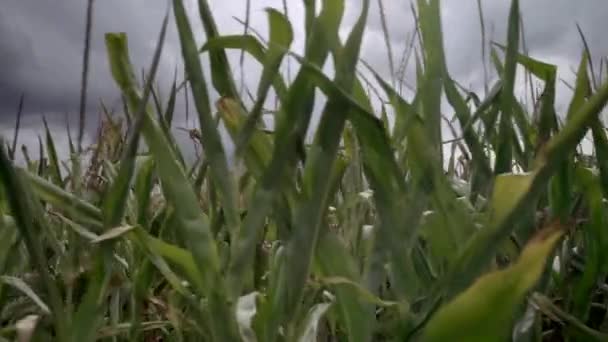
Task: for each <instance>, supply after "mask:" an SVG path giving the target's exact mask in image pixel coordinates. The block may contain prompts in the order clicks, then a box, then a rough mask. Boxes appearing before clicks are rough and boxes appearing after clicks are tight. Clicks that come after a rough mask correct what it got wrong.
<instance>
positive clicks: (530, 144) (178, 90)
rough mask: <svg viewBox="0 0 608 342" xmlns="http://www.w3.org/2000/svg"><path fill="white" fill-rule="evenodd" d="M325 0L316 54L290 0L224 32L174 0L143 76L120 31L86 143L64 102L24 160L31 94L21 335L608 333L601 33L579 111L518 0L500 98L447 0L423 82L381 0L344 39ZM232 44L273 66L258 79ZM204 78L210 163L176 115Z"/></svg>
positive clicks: (12, 182) (202, 137)
mask: <svg viewBox="0 0 608 342" xmlns="http://www.w3.org/2000/svg"><path fill="white" fill-rule="evenodd" d="M304 4H305V6H304V8H305V19H306V20H305V30H304V32H305V37H304V38H305V42H306V44H305V49H304V52H303V53H302V54H298V53H295V52H293V51H292V50H291V44H292V42H293V40H294V33H293V32H294V30H293V27H292V23H291V22H290V21H289V19H288V17H287V16H286V15H285V13H284V11H283V12H282V11H280V10H278V9H273V8H270V9H267V12H266V14H267V19H268V34H267V36H266V38H264V37H263V36H261V35H258V34H257V33H256V32H255V31H253V30H249V29H248V28H247V29H245V31H244V33H243V34H238V35H222V34H221V33H220V30H219V28H218V27H217V25H216V23H215V20H214V17H213V15H212V11H211V9H210V6H209V4H208V2H207V1H206V0H199V1H198V5H199V6H198V7H199V11H200V20H201V22H202V24H203V25H202V27H203V29H204V31H205V32H204V33H205V36H206V41H205V42H204V44H203V45H202V46H197V44H196V43H195V39H194V33H193V32H192V25H191V22H190V20H189V18H188V16H187V13H186V10H185V7H184V3H183V1H182V0H172V1H171V6H170V8H171V12H167V15H166V16H165V18H164V21H163V22H162V24H161V28H160V34H159V38H158V43H157V48H156V50H155V54H154V58H153V62H152V64H151V66H150V67H149V68H148V70H147V73H146V75H145V77H143V82H140V81H139V80H138V78H137V76H136V72H135V70H134V67H133V65H132V63H131V60H130V55H129V47H128V37H127V36H126V35H125V34H123V33H107V34H106V35H105V43H106V50H107V57H108V61H109V65H110V70H109V72H110V73H111V75H112V77H113V80H114V82H115V84H116V86H117V88H118V89H119V90H120V92H121V94H122V98H123V102H124V106H123V110H122V113H113V112H111V111H109V110H108V109H107V108H105V106H103V108H102V111H103V113H104V120H103V124H102V126H101V129H100V131H99V135H98V137H97V140H96V142H95V144H94V145H92V146H90V147H89V148H88V149H86V148H85V149H82V148H81V146H80V144H81V142H82V131H80V132H79V137H78V140H77V144H76V145H75V144H74V143H73V142H72V137H71V133H70V131H69V129H68V133H67V134H68V137H69V142H70V158H69V160H67V161H65V162H64V161H62V160H60V158H59V156H58V153H57V151H56V148H55V144H54V139H53V136H52V133H51V131H50V130H49V128H48V125H46V122H45V131H44V134H43V136H44V138H42V137H41V138H40V151H39V153H38V155H39V156H38V158H34V159H32V157H31V156H30V154H29V152H28V151H27V149H25V148H23V149H22V152H23V155H24V159H25V165H18V164H17V163H16V162H15V161H14V160H15V155H16V153H17V152H16V149H17V137H18V131H19V127H20V126H19V122H20V116H21V110H19V112H18V114H17V124H16V130H15V135H14V137H13V140H12V142H9V141H6V140H4V138H3V143H2V144H1V145H2V146H1V149H0V184H1V189H2V190H1V191H0V194H1V197H0V210H1V211H0V245H1V247H0V274H1V275H0V322H1V327H0V340H13V339H15V340H19V341H39V340H40V341H47V340H53V341H97V340H101V341H105V340H107V341H122V340H129V341H156V340H169V341H200V340H204V341H451V340H454V341H505V340H515V341H544V340H568V341H582V340H584V341H587V340H597V341H605V340H608V316H607V310H606V304H605V302H606V289H607V288H608V285H607V284H606V276H607V272H608V269H607V266H606V265H608V254H607V252H606V251H607V250H608V249H607V247H608V230H606V222H608V221H607V219H608V217H607V216H606V208H605V206H606V201H605V198H606V197H607V195H608V138H607V137H606V131H605V129H604V124H603V122H602V120H601V117H600V113H601V112H602V110H603V109H604V107H605V105H606V101H608V83H605V82H598V81H597V80H596V76H597V75H596V74H595V73H594V72H593V68H592V61H591V58H590V53H589V51H588V48H586V49H585V51H584V52H583V54H582V58H581V61H580V65H579V68H578V73H577V77H576V83H575V85H573V86H572V88H573V96H572V99H571V102H570V106H569V108H568V110H567V112H566V113H564V115H559V114H558V113H557V112H556V110H555V102H556V94H555V90H556V82H557V67H556V66H554V65H551V64H548V63H544V62H542V61H538V60H536V59H533V58H531V57H529V56H528V55H526V54H525V53H524V52H522V51H520V49H519V47H520V40H521V39H522V38H521V37H522V32H521V25H520V9H519V1H518V0H512V1H511V10H510V13H509V16H508V18H506V20H508V34H507V37H505V38H506V40H505V43H493V44H492V45H491V49H490V56H491V62H492V64H493V67H494V69H495V70H494V73H495V74H496V76H497V79H498V81H497V82H496V83H495V84H494V85H493V87H492V88H491V89H490V88H489V87H486V88H487V89H488V91H486V92H485V94H484V95H483V96H480V95H478V94H476V93H474V92H473V91H471V90H468V89H465V88H464V87H462V86H460V85H459V84H458V83H457V81H455V80H454V79H453V78H452V77H451V76H450V72H449V70H448V68H447V64H446V57H445V54H444V49H443V36H442V27H441V20H440V18H441V12H440V11H441V6H440V1H439V0H417V1H416V3H415V6H413V7H412V8H413V11H414V13H415V15H416V22H417V34H416V36H417V37H418V42H417V45H415V44H414V43H412V45H411V46H410V47H411V51H414V50H416V51H414V52H413V56H415V61H416V80H415V86H414V87H413V90H414V94H413V96H411V97H408V96H405V95H403V92H402V91H401V89H402V86H403V84H397V83H399V82H404V81H403V79H402V78H400V77H398V75H395V72H394V71H395V66H393V56H392V51H393V49H392V47H391V44H390V38H389V37H388V32H387V31H386V29H385V37H386V39H387V49H388V50H389V51H390V52H389V61H390V64H391V67H390V70H391V71H392V75H391V79H390V80H388V81H387V80H386V79H384V78H383V77H382V76H381V75H380V74H378V73H377V72H375V71H374V69H373V67H372V66H370V65H368V64H367V63H364V62H363V61H361V56H360V52H361V46H362V39H363V36H364V33H365V30H366V26H367V21H368V18H369V15H370V13H369V8H370V1H369V0H364V1H362V5H361V12H360V14H359V16H358V18H357V20H356V22H355V24H354V25H353V26H352V27H351V29H350V31H349V32H348V34H347V37H346V39H344V40H342V39H340V36H339V34H338V33H339V29H340V28H341V26H342V17H343V15H344V11H345V6H348V5H349V4H348V3H347V2H346V1H344V0H324V1H321V2H320V3H317V2H316V1H304ZM318 5H320V6H321V7H320V8H317V6H318ZM91 6H92V5H90V7H89V10H88V11H89V15H88V18H89V21H90V20H91V18H90V17H91V11H92V7H91ZM479 6H480V17H481V18H482V21H481V27H482V30H483V27H484V24H483V15H482V12H481V4H480V3H479ZM286 7H287V6H286V4H285V8H284V9H285V10H286ZM381 8H382V7H381ZM317 13H318V14H317ZM381 13H383V12H382V11H381ZM171 14H172V15H173V16H174V19H175V24H176V26H177V32H178V34H179V40H180V47H181V54H182V58H183V65H184V67H185V77H184V80H183V81H182V82H181V83H180V82H178V80H177V77H176V79H175V80H174V82H173V84H172V86H171V88H170V91H169V97H168V99H167V101H166V102H163V101H162V99H161V98H160V96H158V89H155V87H154V84H155V83H154V82H155V77H156V72H157V69H158V65H159V60H160V56H161V53H162V50H163V44H164V40H165V34H166V30H167V26H168V18H169V15H171ZM382 19H383V21H382V23H383V26H384V27H386V22H385V19H386V18H384V17H383V18H382ZM246 26H248V24H247V25H246ZM412 41H413V39H412ZM87 46H88V41H87ZM227 50H236V51H237V52H238V53H241V54H243V56H247V57H248V58H249V62H250V63H258V64H259V66H260V67H261V68H262V73H261V76H260V79H259V82H258V83H257V89H256V92H255V94H253V95H252V100H251V101H248V99H247V98H245V97H244V94H243V91H240V90H242V89H243V87H242V86H241V87H239V86H237V82H236V81H235V78H234V74H235V67H234V66H233V65H231V63H230V62H229V59H228V55H227V54H228V52H227ZM411 51H410V52H411ZM483 51H484V52H483V55H484V58H485V54H486V52H485V49H484V50H483ZM408 54H409V53H406V54H405V55H408ZM86 56H87V53H85V68H84V70H83V91H82V94H83V95H82V97H83V99H84V100H83V101H85V100H86V79H87V78H86V72H87V67H86V65H87V62H86V60H87V57H86ZM201 58H208V60H209V62H210V65H211V69H210V72H211V74H210V75H209V79H210V80H211V82H207V81H206V80H207V79H208V78H207V75H205V71H204V69H203V68H202V66H201ZM330 60H331V62H333V65H334V68H335V73H334V74H333V75H332V76H328V75H327V74H326V73H325V72H324V71H323V66H324V65H325V64H326V63H327V62H328V61H330ZM407 60H409V57H405V56H404V61H407ZM242 61H243V59H241V65H242V64H243V62H242ZM404 63H405V64H407V62H404ZM484 63H485V60H484ZM284 64H289V65H290V70H295V73H294V75H293V77H289V78H286V77H285V76H286V75H285V74H284V73H283V72H282V71H281V67H282V65H284ZM294 67H295V69H294ZM404 67H405V66H403V67H399V69H400V70H401V69H402V68H404ZM484 68H486V67H485V65H484ZM518 70H523V71H524V73H525V75H526V79H527V80H532V79H533V78H534V80H536V81H537V82H538V83H539V84H542V86H543V91H542V95H541V96H539V97H538V98H535V99H534V101H535V102H534V103H533V105H532V106H529V105H527V104H526V103H525V102H524V101H523V100H521V99H518V97H517V95H516V93H515V91H514V89H515V88H516V87H515V86H516V84H517V82H518V80H517V78H516V75H517V71H518ZM488 72H489V71H488ZM366 75H367V76H366ZM484 78H486V79H487V77H485V76H484ZM370 87H371V88H373V91H370ZM239 89H240V90H239ZM318 91H320V92H322V94H323V96H324V99H320V98H319V97H318V93H317V92H318ZM213 92H217V93H218V94H219V95H220V97H219V99H217V100H215V99H213V98H212V96H211V94H212V93H213ZM183 93H186V95H185V96H187V98H188V97H189V98H192V100H193V105H194V109H195V111H196V113H197V117H198V123H199V125H200V126H199V127H198V128H196V129H192V130H191V131H190V135H191V137H192V138H193V139H194V140H195V142H196V144H198V145H200V147H202V150H203V153H202V154H201V155H200V157H199V158H198V159H197V160H196V161H195V162H194V163H188V162H186V160H188V158H187V156H185V155H184V153H183V152H182V149H181V146H180V145H179V144H177V143H176V139H175V137H174V136H173V134H172V132H173V130H172V129H173V128H174V118H175V117H176V114H179V113H176V105H175V104H176V100H177V99H178V98H179V96H183ZM272 94H274V95H275V96H276V107H275V108H273V109H272V110H270V111H267V109H266V106H267V104H268V102H270V101H269V99H270V98H271V96H273V95H272ZM444 96H445V98H446V99H447V102H448V103H449V110H450V111H451V112H450V113H445V114H444V113H442V106H441V101H442V98H443V97H444ZM318 101H323V103H324V105H323V108H322V109H321V113H320V121H319V125H318V127H316V129H315V130H314V138H313V139H312V140H307V139H306V134H307V132H308V131H309V128H310V126H311V121H312V116H313V114H314V113H313V112H314V107H315V103H317V102H318ZM378 103H379V104H380V105H378ZM22 106H23V97H22V98H21V99H20V106H19V107H20V108H21V107H22ZM378 107H380V108H378ZM268 112H270V113H272V114H271V115H273V116H274V117H273V119H274V123H275V124H274V127H273V128H272V129H271V130H270V132H269V131H268V129H266V128H265V127H263V125H262V117H263V115H264V114H265V113H268ZM389 117H392V118H394V120H393V121H394V123H392V124H391V123H389V121H391V120H389ZM445 118H447V120H446V119H445ZM446 121H447V122H448V124H449V125H450V127H452V128H453V132H454V133H455V135H456V136H455V139H453V140H451V141H448V142H446V141H445V139H444V137H443V136H442V125H444V124H445V122H446ZM220 122H221V123H222V124H223V125H224V126H225V127H226V132H227V133H228V135H229V137H228V138H230V139H231V140H232V141H233V142H234V144H235V146H236V147H235V152H234V156H232V158H229V157H230V156H229V155H228V152H227V151H226V149H225V146H224V144H223V142H222V139H223V137H222V134H221V133H220V129H219V128H218V124H219V123H220ZM123 123H126V125H124V126H123ZM454 126H457V128H455V127H454ZM81 127H83V126H81ZM585 137H587V139H589V141H591V144H592V146H593V153H592V154H589V153H585V152H584V151H583V150H581V148H580V147H581V145H582V144H583V143H584V139H585ZM446 146H451V148H446Z"/></svg>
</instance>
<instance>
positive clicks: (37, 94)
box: [0, 0, 608, 150]
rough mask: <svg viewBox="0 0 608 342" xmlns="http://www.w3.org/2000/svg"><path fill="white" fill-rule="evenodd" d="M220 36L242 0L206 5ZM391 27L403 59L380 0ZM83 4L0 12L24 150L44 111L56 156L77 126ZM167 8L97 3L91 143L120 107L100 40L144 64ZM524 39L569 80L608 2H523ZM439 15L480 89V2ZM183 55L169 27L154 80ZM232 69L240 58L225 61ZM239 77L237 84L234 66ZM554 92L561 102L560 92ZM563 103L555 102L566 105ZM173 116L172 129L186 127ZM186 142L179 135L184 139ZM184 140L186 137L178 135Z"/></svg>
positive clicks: (384, 69)
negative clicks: (118, 36)
mask: <svg viewBox="0 0 608 342" xmlns="http://www.w3.org/2000/svg"><path fill="white" fill-rule="evenodd" d="M184 1H185V2H186V3H187V6H188V7H189V10H190V18H191V22H192V23H193V25H194V29H195V31H196V32H197V37H198V40H199V42H203V41H204V35H202V29H201V26H200V23H199V20H198V16H197V15H198V9H197V5H196V1H194V0H184ZM286 1H287V4H288V7H289V17H290V19H291V22H292V24H293V26H294V32H295V35H296V41H295V43H294V46H293V48H294V49H295V50H296V51H298V52H300V51H301V50H302V45H303V44H302V39H301V38H302V30H303V29H302V27H303V18H302V11H303V10H302V4H301V3H302V0H286ZM209 2H210V5H211V7H212V9H213V13H214V15H215V18H216V21H217V22H218V26H219V28H220V32H221V33H222V34H234V33H240V32H242V29H243V28H242V26H241V24H239V23H238V22H237V21H236V20H235V19H234V18H233V17H239V18H244V15H245V3H246V1H245V0H209ZM345 2H346V6H347V12H346V15H345V19H344V22H343V26H342V28H343V32H344V33H346V32H348V29H349V28H350V27H351V25H352V23H353V22H354V20H355V19H356V17H357V16H358V14H359V10H360V3H361V0H347V1H345ZM251 3H252V12H251V25H252V27H254V28H255V29H257V30H258V31H260V32H261V33H263V34H266V16H265V12H264V8H265V7H269V6H270V7H275V8H279V9H282V3H283V0H251ZM383 3H384V7H385V11H386V15H387V21H388V27H389V31H390V35H391V38H392V44H393V48H394V55H395V56H394V59H395V61H399V59H400V55H401V52H402V51H403V49H404V47H405V44H406V41H407V39H408V37H409V36H410V35H411V34H412V32H413V19H412V15H411V10H410V1H402V0H383ZM372 4H373V5H372V12H371V15H370V20H369V23H368V28H367V31H366V37H365V40H364V45H363V51H362V57H363V58H364V59H365V60H366V61H368V62H370V63H371V64H372V65H373V66H374V67H375V68H376V69H377V70H378V71H380V73H381V74H382V75H385V76H386V77H388V76H389V68H388V63H387V61H388V60H387V53H386V49H385V45H384V41H383V38H382V31H381V22H380V16H379V11H378V8H377V0H372ZM482 4H483V9H484V15H485V20H486V27H487V31H488V32H487V35H488V38H490V39H493V40H495V41H498V42H504V41H505V37H506V22H507V16H508V10H509V1H506V0H505V1H496V0H484V1H482ZM85 5H86V0H54V1H42V0H2V6H0V37H1V39H0V134H2V135H3V136H5V137H11V136H12V126H13V124H14V119H15V112H16V108H17V104H18V99H19V94H21V93H22V92H23V93H25V96H26V102H25V108H24V119H23V126H24V130H23V132H22V133H23V135H22V136H21V138H20V141H19V142H20V144H21V143H25V144H28V145H31V143H32V142H33V141H34V140H33V139H34V138H35V136H36V134H37V132H38V131H39V128H40V124H41V116H42V115H43V114H44V115H45V116H46V117H47V118H48V119H49V122H50V123H51V125H52V129H53V131H54V132H57V133H56V134H55V135H56V139H57V140H58V141H57V145H59V146H58V148H59V149H62V150H63V149H65V146H66V141H67V139H66V137H65V134H62V132H63V127H64V124H65V117H66V115H68V117H69V118H70V119H69V120H70V124H71V126H72V127H73V128H76V127H77V124H78V123H77V119H76V117H77V115H76V113H77V110H78V99H79V87H80V71H81V65H82V46H83V39H84V28H85V10H86V8H85ZM166 6H167V1H165V0H97V1H96V2H95V14H94V22H93V25H94V27H93V37H92V39H93V41H92V52H91V74H90V88H89V111H88V118H89V120H88V121H89V124H88V125H87V133H88V138H89V139H90V137H91V136H92V134H94V132H95V128H96V126H97V123H98V120H97V110H98V108H99V102H100V100H102V99H103V100H104V102H106V104H107V105H108V106H116V105H117V104H118V103H117V101H116V100H117V92H116V87H115V85H114V83H113V82H112V81H111V78H110V73H109V70H108V64H107V62H106V54H105V47H104V40H103V35H104V33H105V32H109V31H123V32H126V33H127V34H128V36H129V44H130V49H131V56H132V59H133V61H134V62H135V63H136V64H137V65H138V67H140V68H141V67H144V66H147V65H148V64H149V63H150V59H151V55H152V53H153V49H154V45H155V43H156V39H157V36H158V31H159V29H160V24H161V19H162V16H163V15H164V12H165V9H166ZM521 7H522V12H523V19H524V25H525V32H526V42H527V45H528V48H529V50H530V54H531V55H532V56H533V57H537V58H540V59H542V60H544V61H547V62H550V63H554V64H557V65H558V67H559V71H560V76H561V77H563V78H564V79H571V77H572V71H571V70H572V68H575V67H576V65H577V64H578V61H579V58H580V55H581V49H582V45H581V41H580V39H579V36H578V33H577V30H576V26H575V25H576V23H577V22H578V23H579V24H580V26H581V28H582V29H583V31H584V32H585V34H586V36H587V40H588V42H589V45H590V47H591V50H592V52H593V55H594V57H595V59H596V61H597V60H599V58H601V57H603V56H608V40H607V39H606V32H607V29H608V24H606V23H605V20H606V18H608V2H607V1H605V0H583V1H573V0H521ZM442 16H443V18H442V19H443V23H442V24H443V29H444V38H445V41H444V45H445V48H446V54H447V58H448V66H449V70H450V72H451V74H452V76H453V77H454V78H456V79H457V80H458V81H460V82H461V83H462V84H464V85H466V86H471V87H472V88H473V89H476V90H480V89H481V88H482V84H483V69H482V67H481V66H482V63H481V54H480V28H479V27H480V26H479V17H478V12H477V0H443V1H442ZM179 56H180V50H179V43H178V41H177V36H176V34H175V28H174V23H173V21H171V23H170V31H169V36H168V41H167V44H166V49H165V54H164V56H163V60H162V66H161V69H160V72H159V80H160V82H161V83H162V84H164V85H165V87H164V89H167V90H168V89H169V82H170V80H172V78H173V73H174V70H175V68H176V65H177V63H178V60H179ZM230 57H231V61H232V62H233V63H234V65H235V66H237V65H238V54H236V53H232V54H231V55H230ZM235 76H236V77H239V76H240V72H239V71H238V69H236V71H235ZM258 76H259V69H258V68H257V67H256V64H255V62H252V61H248V62H247V72H246V73H245V81H246V84H247V85H248V86H249V87H250V88H251V89H254V90H255V84H256V82H257V77H258ZM558 91H559V94H561V96H560V98H561V99H565V98H567V96H568V95H569V94H568V90H567V89H566V87H565V86H563V85H560V87H559V89H558ZM165 93H166V92H165ZM559 94H558V95H559ZM564 104H565V100H560V103H559V104H558V109H559V107H563V106H564ZM182 114H183V113H181V114H180V113H178V114H177V115H178V120H179V122H178V125H182V126H188V125H189V126H192V125H194V122H190V123H185V122H184V117H183V115H182ZM182 138H184V137H182ZM184 139H185V138H184Z"/></svg>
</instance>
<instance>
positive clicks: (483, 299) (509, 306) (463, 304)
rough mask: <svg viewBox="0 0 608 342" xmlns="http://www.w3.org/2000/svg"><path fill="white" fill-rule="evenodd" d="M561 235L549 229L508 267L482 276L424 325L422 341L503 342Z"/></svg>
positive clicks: (539, 234)
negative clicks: (518, 309)
mask: <svg viewBox="0 0 608 342" xmlns="http://www.w3.org/2000/svg"><path fill="white" fill-rule="evenodd" d="M562 234H563V231H562V230H561V229H559V226H557V225H552V226H549V227H548V228H546V229H544V230H542V231H540V232H539V233H537V235H536V236H535V237H534V238H532V240H531V241H530V242H529V243H528V245H527V246H526V248H525V249H524V250H523V251H522V253H521V255H520V257H519V259H518V261H517V262H516V263H515V264H513V265H511V266H510V267H508V268H506V269H504V270H500V271H496V272H492V273H489V274H486V275H484V276H482V277H481V278H479V279H478V280H477V281H476V282H475V283H474V284H473V285H471V286H470V287H469V288H468V289H467V290H465V291H464V292H463V293H461V294H460V295H459V296H457V297H456V298H455V299H454V300H453V301H451V302H450V303H448V304H446V305H445V306H444V307H442V308H440V309H439V311H438V312H437V313H436V314H435V315H434V316H433V317H432V318H431V320H430V321H429V323H428V324H427V326H426V328H425V331H424V335H423V339H422V340H423V341H426V342H431V341H467V342H475V341H479V342H482V341H483V342H487V341H506V340H508V337H509V334H510V332H511V327H512V326H513V324H514V316H515V312H516V310H517V308H518V307H519V306H520V305H521V304H522V302H523V300H524V298H525V296H526V293H527V292H528V291H529V290H530V288H532V286H534V284H535V283H536V282H537V281H538V279H539V278H540V276H541V274H542V272H543V269H544V267H545V263H546V260H547V258H548V256H549V255H550V254H551V251H552V250H553V247H554V246H555V244H556V243H557V241H558V240H559V239H560V238H561V236H562Z"/></svg>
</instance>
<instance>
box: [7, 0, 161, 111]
mask: <svg viewBox="0 0 608 342" xmlns="http://www.w3.org/2000/svg"><path fill="white" fill-rule="evenodd" d="M164 6H165V2H164V1H159V0H148V1H121V0H103V1H96V2H95V18H94V29H93V35H92V45H91V68H90V84H89V94H90V96H89V99H90V101H89V102H90V105H91V107H94V106H98V104H99V102H98V101H99V100H100V99H106V100H108V101H111V100H112V99H114V98H116V95H117V93H116V90H115V89H116V88H115V87H114V85H113V83H112V82H111V79H110V75H109V71H108V66H107V63H106V53H105V47H104V40H103V34H104V33H105V32H107V31H124V32H127V33H128V34H129V36H130V48H131V54H132V57H133V60H134V61H137V62H139V63H138V65H139V66H142V65H145V64H142V63H148V62H149V60H150V58H149V56H150V55H151V54H152V51H153V48H154V44H155V40H156V36H157V34H158V31H159V26H160V21H161V19H162V15H163V14H164ZM85 11H86V1H82V0H61V1H36V0H5V1H3V4H2V7H1V8H0V37H2V42H1V43H0V76H1V80H0V87H1V88H0V89H1V91H0V93H1V95H0V96H1V97H0V110H1V112H0V113H1V114H2V121H5V120H7V119H10V118H8V117H7V116H10V115H13V113H14V108H15V106H16V103H17V99H18V94H20V93H21V92H24V93H25V94H26V96H27V102H26V114H29V113H36V112H47V113H55V112H60V113H63V112H74V111H76V110H77V104H78V99H79V97H78V94H79V89H80V75H81V69H82V49H83V40H84V27H85Z"/></svg>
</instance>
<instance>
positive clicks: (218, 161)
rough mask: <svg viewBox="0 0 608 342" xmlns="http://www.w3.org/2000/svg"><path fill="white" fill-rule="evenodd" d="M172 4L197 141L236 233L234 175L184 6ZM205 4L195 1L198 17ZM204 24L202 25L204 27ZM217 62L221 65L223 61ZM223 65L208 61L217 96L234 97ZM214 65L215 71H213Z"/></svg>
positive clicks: (229, 221) (231, 227)
mask: <svg viewBox="0 0 608 342" xmlns="http://www.w3.org/2000/svg"><path fill="white" fill-rule="evenodd" d="M173 6H174V9H173V12H174V13H175V22H176V23H177V27H178V31H179V37H180V42H181V51H182V56H183V59H184V64H185V67H186V73H187V74H188V79H189V83H190V88H191V90H192V96H193V98H194V104H195V107H196V110H197V112H198V118H199V124H200V132H201V143H202V145H203V148H204V150H205V158H206V159H207V160H208V161H209V169H210V171H211V176H212V179H213V182H214V184H215V185H216V186H217V188H218V190H219V197H220V201H221V203H222V206H223V207H222V210H223V212H224V215H225V218H226V224H227V226H228V231H229V232H231V233H236V232H237V231H238V229H239V228H240V215H239V210H238V203H237V198H238V196H237V187H236V182H235V178H234V175H233V173H232V172H231V171H230V169H229V168H228V160H227V159H226V153H225V151H224V146H223V144H222V141H221V137H220V134H219V131H218V129H217V127H216V126H215V123H214V120H213V117H212V116H211V107H210V103H209V94H208V90H207V85H206V82H205V77H204V75H203V69H202V67H201V62H200V58H199V54H198V51H197V48H196V43H195V40H194V35H193V33H192V29H191V27H190V23H189V21H188V17H187V15H186V11H185V8H184V5H183V3H182V1H180V0H175V1H174V2H173ZM206 6H207V4H206V2H205V1H199V7H200V8H199V9H200V10H201V16H203V12H204V11H205V8H206ZM205 18H206V16H203V19H205ZM203 21H204V22H203V24H204V25H207V26H210V23H206V22H205V20H203ZM207 26H206V28H207V29H208V27H207ZM219 56H220V55H219V54H218V55H212V57H211V58H212V60H213V61H215V62H218V61H219V60H220V59H221V60H223V57H222V58H220V57H219ZM218 63H219V62H218ZM221 64H223V62H222V63H221ZM227 67H228V66H227V64H226V66H223V65H213V62H212V78H213V82H214V84H215V85H216V88H217V89H218V91H219V92H220V94H221V95H224V96H233V97H234V98H236V96H235V94H234V93H232V89H233V87H232V85H231V82H230V80H231V79H232V78H231V77H230V76H229V75H228V73H229V69H227V70H225V68H227ZM216 68H217V70H215V69H216ZM219 75H222V77H223V78H222V79H220V78H219ZM220 83H221V85H220Z"/></svg>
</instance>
